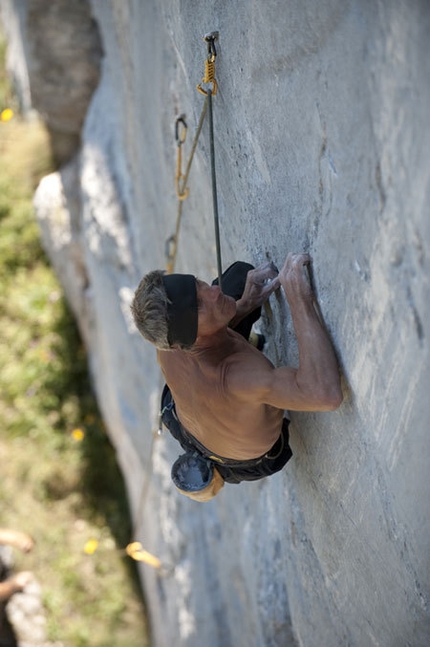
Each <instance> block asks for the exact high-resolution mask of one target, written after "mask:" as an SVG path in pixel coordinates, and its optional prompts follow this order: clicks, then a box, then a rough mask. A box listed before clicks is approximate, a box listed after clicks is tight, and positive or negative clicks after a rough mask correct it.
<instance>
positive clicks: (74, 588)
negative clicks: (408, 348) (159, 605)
mask: <svg viewBox="0 0 430 647" xmlns="http://www.w3.org/2000/svg"><path fill="white" fill-rule="evenodd" d="M2 51H3V52H4V43H3V42H0V56H2ZM0 68H1V66H0ZM7 107H13V108H14V110H15V111H16V107H17V106H16V101H15V100H14V98H13V94H12V93H11V91H10V88H9V86H8V82H7V78H6V76H5V74H4V72H3V71H2V72H0V112H1V111H2V110H4V109H5V108H7ZM48 150H49V148H48V137H47V134H46V132H45V130H44V128H43V127H42V126H41V124H40V123H39V122H37V121H36V120H32V121H30V122H25V121H24V120H21V119H20V118H19V117H16V116H15V117H14V118H13V119H12V120H11V121H9V122H7V123H5V122H0V161H1V163H0V231H1V235H0V327H1V331H2V334H1V336H0V367H1V370H0V425H1V427H0V429H1V432H0V461H1V465H2V480H1V488H0V525H1V526H3V527H13V528H15V529H18V530H23V531H26V532H28V533H30V534H31V535H32V536H33V538H34V539H35V541H36V545H35V548H34V550H33V551H32V552H31V553H29V554H27V555H20V554H18V553H16V555H15V557H16V567H15V570H32V571H33V572H34V574H35V576H36V578H37V580H38V581H39V582H40V584H41V586H42V590H43V596H44V605H45V608H46V615H47V622H48V627H47V630H48V639H49V640H53V641H54V640H57V641H60V643H61V644H62V645H63V646H64V647H115V646H117V645H118V646H119V647H122V646H125V645H126V646H127V647H145V646H146V645H148V639H147V637H146V636H147V627H146V623H145V614H144V606H143V603H142V599H141V594H140V589H139V586H138V581H137V576H136V571H135V569H134V565H133V563H132V562H131V561H130V560H129V558H127V557H126V556H125V555H124V550H123V549H124V547H125V545H126V544H127V542H128V541H129V538H130V534H131V529H130V517H129V510H128V506H127V498H126V492H125V488H124V483H123V479H122V477H121V474H120V472H119V470H118V467H117V464H116V461H115V453H114V450H113V449H112V447H111V445H110V443H109V440H108V438H107V435H106V432H105V429H104V425H103V421H102V420H101V418H100V414H99V412H98V409H97V404H96V401H95V399H94V396H93V394H92V391H91V384H90V380H89V377H88V372H87V360H86V353H85V348H84V347H83V345H82V343H81V340H80V338H79V334H78V331H77V328H76V325H75V322H74V320H73V318H72V316H71V314H70V312H69V311H68V308H67V305H66V303H65V301H64V298H63V294H62V290H61V287H60V285H59V284H58V281H57V279H56V277H55V275H54V273H53V271H52V269H51V267H50V266H49V263H48V261H47V259H46V257H45V255H44V253H43V251H42V249H41V246H40V241H39V232H38V227H37V224H36V222H35V218H34V214H33V210H32V194H33V192H34V189H35V187H36V185H37V183H38V181H39V180H40V178H41V177H42V176H43V174H45V173H46V172H48V171H49V170H50V168H51V162H50V158H49V153H48Z"/></svg>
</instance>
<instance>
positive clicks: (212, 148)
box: [208, 90, 222, 290]
mask: <svg viewBox="0 0 430 647" xmlns="http://www.w3.org/2000/svg"><path fill="white" fill-rule="evenodd" d="M212 95H213V92H212V90H208V100H209V101H208V104H209V140H210V152H211V174H212V201H213V210H214V225H215V243H216V259H217V266H218V285H219V287H220V288H221V290H222V262H221V242H220V236H219V217H218V194H217V188H216V172H215V142H214V124H213V110H212Z"/></svg>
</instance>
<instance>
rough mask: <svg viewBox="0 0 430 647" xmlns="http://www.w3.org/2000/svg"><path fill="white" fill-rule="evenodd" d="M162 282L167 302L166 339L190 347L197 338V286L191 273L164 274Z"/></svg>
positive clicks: (171, 343) (170, 343) (171, 342)
mask: <svg viewBox="0 0 430 647" xmlns="http://www.w3.org/2000/svg"><path fill="white" fill-rule="evenodd" d="M163 284H164V288H165V290H166V294H167V298H168V299H169V303H168V304H167V327H168V332H167V341H168V342H169V345H170V346H173V345H174V344H179V346H181V348H190V346H192V345H193V344H194V342H195V341H196V339H197V319H198V315H197V287H196V277H195V276H192V274H165V275H164V276H163Z"/></svg>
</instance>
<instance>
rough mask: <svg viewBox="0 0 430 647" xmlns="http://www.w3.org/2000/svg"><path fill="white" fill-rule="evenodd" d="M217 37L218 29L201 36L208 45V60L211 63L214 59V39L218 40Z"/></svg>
mask: <svg viewBox="0 0 430 647" xmlns="http://www.w3.org/2000/svg"><path fill="white" fill-rule="evenodd" d="M218 37H219V31H210V32H209V33H208V34H205V35H204V36H203V40H204V41H205V42H206V43H207V45H208V61H210V62H211V63H213V61H214V60H215V59H216V49H215V41H216V40H218Z"/></svg>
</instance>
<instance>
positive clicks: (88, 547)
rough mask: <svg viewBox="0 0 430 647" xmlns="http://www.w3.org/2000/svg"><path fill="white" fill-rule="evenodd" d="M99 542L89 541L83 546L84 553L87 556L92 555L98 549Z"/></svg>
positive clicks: (95, 540)
mask: <svg viewBox="0 0 430 647" xmlns="http://www.w3.org/2000/svg"><path fill="white" fill-rule="evenodd" d="M98 545H99V542H98V541H97V539H89V540H88V541H87V543H86V544H85V546H84V553H86V554H87V555H94V553H95V552H96V550H97V548H98Z"/></svg>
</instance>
